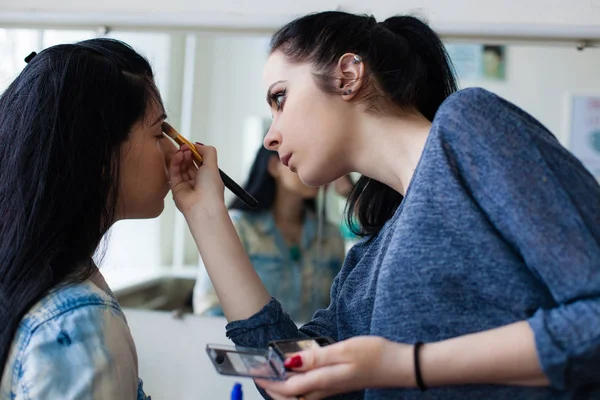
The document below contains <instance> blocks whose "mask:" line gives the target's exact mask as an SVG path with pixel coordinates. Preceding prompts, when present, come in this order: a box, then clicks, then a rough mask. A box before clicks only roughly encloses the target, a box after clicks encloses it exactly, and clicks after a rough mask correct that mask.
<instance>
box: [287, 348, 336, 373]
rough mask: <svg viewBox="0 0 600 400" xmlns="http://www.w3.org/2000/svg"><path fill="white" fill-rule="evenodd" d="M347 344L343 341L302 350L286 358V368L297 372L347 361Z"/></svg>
mask: <svg viewBox="0 0 600 400" xmlns="http://www.w3.org/2000/svg"><path fill="white" fill-rule="evenodd" d="M345 347H346V346H345V345H344V343H343V342H340V343H335V344H332V345H329V346H325V347H319V348H316V349H311V350H306V351H302V352H300V353H295V354H291V355H290V356H289V357H288V358H286V359H285V361H284V365H285V367H286V368H289V369H292V370H294V371H297V372H303V371H310V370H312V369H315V368H320V367H325V366H328V365H334V364H341V363H344V362H346V359H347V357H346V353H345V352H344V349H345Z"/></svg>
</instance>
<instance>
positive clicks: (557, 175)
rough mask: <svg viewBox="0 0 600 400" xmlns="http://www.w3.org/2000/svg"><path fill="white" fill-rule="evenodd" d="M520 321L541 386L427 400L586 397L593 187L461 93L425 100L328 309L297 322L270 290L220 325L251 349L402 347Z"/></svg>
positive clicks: (536, 128)
mask: <svg viewBox="0 0 600 400" xmlns="http://www.w3.org/2000/svg"><path fill="white" fill-rule="evenodd" d="M522 320H527V321H528V322H529V324H530V326H531V328H532V329H533V331H534V333H535V340H536V346H537V352H538V357H539V361H540V363H541V365H542V368H543V370H544V372H545V373H546V375H547V376H548V378H549V379H550V380H551V382H552V386H551V388H531V387H519V386H500V385H497V386H492V385H469V386H455V387H440V388H431V389H430V390H428V393H429V397H430V398H433V399H448V400H449V399H511V400H518V399H528V400H533V399H549V398H552V399H575V398H577V399H585V398H590V399H600V186H599V185H598V183H597V182H596V180H595V179H594V178H593V177H592V176H591V175H590V174H589V173H588V172H587V171H586V170H585V169H584V167H583V166H582V164H581V163H580V162H579V161H578V160H577V159H576V158H574V157H573V156H572V155H571V154H570V153H569V152H567V151H566V150H565V149H564V148H563V147H562V146H561V145H560V144H559V143H558V141H557V140H556V139H555V138H554V136H553V135H552V134H551V133H550V132H548V131H547V130H546V129H545V128H544V127H543V126H542V125H541V124H540V123H539V122H537V121H536V120H535V119H534V118H532V117H531V116H530V115H528V114H526V113H525V112H524V111H522V110H520V109H519V108H517V107H516V106H514V105H512V104H510V103H508V102H507V101H505V100H503V99H501V98H499V97H497V96H495V95H493V94H491V93H489V92H487V91H485V90H483V89H465V90H462V91H459V92H458V93H456V94H454V95H452V96H451V97H449V98H448V99H447V100H446V101H445V102H444V103H443V104H442V106H441V107H440V109H439V110H438V113H437V114H436V117H435V119H434V121H433V126H432V128H431V131H430V134H429V137H428V140H427V143H426V145H425V149H424V151H423V155H422V157H421V160H420V161H419V164H418V166H417V169H416V170H415V173H414V176H413V179H412V181H411V183H410V185H409V187H408V190H407V193H406V197H405V199H404V201H403V202H402V204H401V205H400V207H399V208H398V210H397V211H396V213H395V215H394V216H393V217H392V218H391V219H390V220H389V221H388V222H387V224H386V225H385V227H384V228H383V229H382V230H381V232H380V233H379V234H378V235H377V236H375V237H373V238H371V240H364V241H362V242H360V243H358V244H357V245H355V246H354V247H353V248H352V249H351V251H350V252H349V254H348V255H347V258H346V260H345V263H344V266H343V268H342V270H341V272H340V273H339V275H338V276H337V278H336V279H335V281H334V283H333V287H332V289H331V304H330V306H329V308H327V309H326V310H320V311H318V312H317V313H316V314H315V315H314V317H313V319H312V321H310V322H309V323H307V324H306V325H304V326H303V327H302V328H301V329H300V330H298V329H297V328H296V325H295V324H294V323H293V322H292V320H291V319H290V318H289V317H288V316H287V315H286V314H285V312H283V310H282V309H281V306H280V305H279V303H278V302H277V301H276V300H275V299H273V300H272V301H271V302H270V303H269V304H268V305H266V306H265V307H264V308H263V310H261V311H260V312H259V313H257V314H256V315H254V316H252V317H251V318H249V319H248V320H244V321H234V322H232V323H230V324H229V325H228V326H227V335H228V336H229V337H230V338H231V339H232V340H233V341H234V342H235V343H236V344H238V345H243V346H253V347H260V346H265V345H266V342H267V341H269V340H273V339H280V338H293V337H298V336H306V335H307V336H316V335H318V336H329V337H331V338H333V339H335V340H337V341H340V340H344V339H347V338H350V337H353V336H358V335H377V336H383V337H385V338H388V339H390V340H393V341H396V342H402V343H414V342H416V341H419V340H420V341H423V342H433V341H439V340H444V339H448V338H452V337H456V336H461V335H465V334H469V333H473V332H479V331H485V330H488V329H492V328H495V327H500V326H503V325H507V324H510V323H512V322H516V321H522ZM447 367H448V368H452V365H451V364H449V365H448V366H447ZM420 396H421V394H420V392H418V391H417V390H415V389H397V390H379V389H368V390H366V391H364V392H361V393H354V394H348V395H345V396H341V398H344V399H354V398H365V399H371V400H374V399H400V398H402V399H415V398H419V397H420Z"/></svg>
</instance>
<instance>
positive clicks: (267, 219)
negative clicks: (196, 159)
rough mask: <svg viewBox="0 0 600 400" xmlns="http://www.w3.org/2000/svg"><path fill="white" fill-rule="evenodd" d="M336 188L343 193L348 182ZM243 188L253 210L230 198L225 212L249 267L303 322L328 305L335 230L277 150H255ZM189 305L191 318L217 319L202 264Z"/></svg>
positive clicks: (339, 256)
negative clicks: (252, 201)
mask: <svg viewBox="0 0 600 400" xmlns="http://www.w3.org/2000/svg"><path fill="white" fill-rule="evenodd" d="M337 185H338V186H337V188H338V190H340V191H342V193H343V191H344V190H347V186H348V185H349V182H348V180H347V179H344V181H343V182H340V183H338V184H337ZM244 189H245V190H246V191H248V192H249V193H250V194H251V195H252V196H254V197H255V198H256V199H257V200H258V206H257V208H255V209H250V208H248V207H247V206H246V205H245V204H244V203H243V202H242V201H241V200H239V199H235V200H234V201H233V202H232V204H231V205H230V206H229V214H230V216H231V219H232V221H233V224H234V226H235V228H236V231H237V233H238V235H239V237H240V240H241V241H242V243H243V245H244V248H245V250H246V252H247V253H248V256H249V257H250V260H251V261H252V265H253V267H254V268H255V270H256V272H257V273H258V275H259V276H260V279H261V280H262V282H263V284H264V285H265V287H266V288H267V291H268V292H269V294H270V295H271V296H273V297H276V298H277V299H279V301H281V303H282V304H283V305H284V307H285V310H286V312H287V313H288V314H289V315H290V317H292V319H293V320H295V321H308V320H310V318H311V317H312V315H313V314H314V312H315V311H317V310H318V309H321V308H326V307H327V306H328V305H329V300H330V290H331V284H332V283H333V279H334V278H335V276H336V275H337V273H338V272H339V271H340V268H341V267H342V263H343V262H344V242H343V239H342V237H341V234H340V230H339V229H338V228H337V227H336V226H335V225H334V224H332V223H330V222H328V221H327V220H326V217H325V215H323V216H322V217H321V218H322V219H323V220H322V221H319V217H318V212H317V204H316V197H317V194H318V191H319V188H316V187H310V186H306V185H305V184H304V183H302V181H301V180H300V178H299V177H298V175H297V174H295V173H293V172H291V171H290V170H289V168H288V167H286V166H284V165H283V164H282V163H281V161H280V160H279V157H278V155H277V152H274V151H271V150H268V149H266V148H264V147H261V148H260V149H259V150H258V152H257V153H256V157H255V159H254V163H253V165H252V167H251V169H250V172H249V175H248V180H247V183H246V185H245V187H244ZM322 190H324V189H322ZM320 222H321V223H322V224H323V225H322V226H319V223H320ZM193 305H194V312H195V313H197V314H202V315H218V316H220V315H223V310H222V309H221V307H220V305H219V301H218V298H217V295H216V293H215V292H214V288H213V287H212V284H211V283H210V280H209V279H208V275H207V274H206V270H205V268H204V266H203V265H202V263H201V266H200V268H199V273H198V279H197V282H196V286H195V287H194V301H193Z"/></svg>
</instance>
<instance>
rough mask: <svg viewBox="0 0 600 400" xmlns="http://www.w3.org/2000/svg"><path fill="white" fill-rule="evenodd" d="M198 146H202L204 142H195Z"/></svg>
mask: <svg viewBox="0 0 600 400" xmlns="http://www.w3.org/2000/svg"><path fill="white" fill-rule="evenodd" d="M196 144H197V145H198V146H204V143H200V142H196Z"/></svg>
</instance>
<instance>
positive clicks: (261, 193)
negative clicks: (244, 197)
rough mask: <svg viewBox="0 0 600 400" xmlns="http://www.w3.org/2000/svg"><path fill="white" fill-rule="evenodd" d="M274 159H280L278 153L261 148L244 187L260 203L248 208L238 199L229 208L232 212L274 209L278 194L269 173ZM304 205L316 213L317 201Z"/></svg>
mask: <svg viewBox="0 0 600 400" xmlns="http://www.w3.org/2000/svg"><path fill="white" fill-rule="evenodd" d="M272 157H278V154H277V152H276V151H271V150H267V149H266V148H264V147H262V146H261V147H260V148H259V149H258V152H256V157H255V158H254V162H253V163H252V168H250V173H249V174H248V180H247V181H246V184H245V185H244V189H245V190H246V191H247V192H248V193H250V194H251V195H252V196H253V197H254V198H255V199H256V200H257V201H258V205H257V206H256V208H254V209H252V208H250V207H248V206H247V205H246V204H245V203H244V202H243V201H241V200H240V199H238V198H237V197H236V198H235V199H234V200H233V201H232V202H231V204H230V206H229V208H230V209H231V210H243V211H250V212H262V211H267V210H271V209H272V207H273V202H274V201H275V195H276V193H277V185H276V182H275V178H273V176H271V174H270V173H269V161H270V160H271V158H272ZM304 205H305V207H306V208H308V209H309V210H311V211H316V208H317V206H316V201H315V199H306V200H304Z"/></svg>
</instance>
